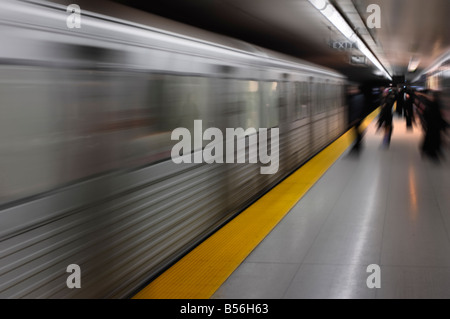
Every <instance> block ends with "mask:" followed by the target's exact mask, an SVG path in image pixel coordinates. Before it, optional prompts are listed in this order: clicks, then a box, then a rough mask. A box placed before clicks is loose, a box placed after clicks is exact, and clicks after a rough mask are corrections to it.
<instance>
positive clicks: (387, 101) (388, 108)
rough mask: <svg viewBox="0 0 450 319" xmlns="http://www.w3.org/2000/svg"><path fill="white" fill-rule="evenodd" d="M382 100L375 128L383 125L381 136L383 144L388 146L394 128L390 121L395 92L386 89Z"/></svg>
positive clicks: (378, 128)
mask: <svg viewBox="0 0 450 319" xmlns="http://www.w3.org/2000/svg"><path fill="white" fill-rule="evenodd" d="M383 96H384V101H383V105H382V106H381V111H380V115H379V117H378V127H377V130H380V129H381V127H382V126H384V132H385V133H384V138H383V146H384V147H389V145H390V144H391V138H392V132H393V130H394V127H393V122H392V116H393V114H392V107H393V106H394V103H395V99H396V97H395V93H394V92H393V91H392V89H387V90H386V91H385V92H384V93H383Z"/></svg>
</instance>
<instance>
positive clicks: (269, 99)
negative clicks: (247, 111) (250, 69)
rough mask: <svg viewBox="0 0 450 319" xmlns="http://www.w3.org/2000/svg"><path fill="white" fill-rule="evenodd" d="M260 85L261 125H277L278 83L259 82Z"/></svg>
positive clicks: (269, 126) (268, 126)
mask: <svg viewBox="0 0 450 319" xmlns="http://www.w3.org/2000/svg"><path fill="white" fill-rule="evenodd" d="M260 86H261V96H262V103H261V107H262V109H261V116H262V118H261V125H264V126H265V127H267V128H271V127H275V126H278V124H279V110H278V108H279V103H278V102H279V95H280V94H279V83H278V82H260Z"/></svg>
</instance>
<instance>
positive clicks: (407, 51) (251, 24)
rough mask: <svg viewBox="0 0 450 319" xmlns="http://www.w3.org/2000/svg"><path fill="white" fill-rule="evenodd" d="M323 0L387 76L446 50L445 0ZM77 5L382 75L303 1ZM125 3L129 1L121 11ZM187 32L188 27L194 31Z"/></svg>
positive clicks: (99, 1)
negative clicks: (376, 11) (376, 16)
mask: <svg viewBox="0 0 450 319" xmlns="http://www.w3.org/2000/svg"><path fill="white" fill-rule="evenodd" d="M52 1H53V2H57V3H60V4H70V3H72V2H73V1H72V0H52ZM315 1H322V0H315ZM328 1H329V2H330V3H332V4H333V5H334V7H335V8H336V9H337V10H338V11H339V12H340V13H341V15H342V16H343V17H344V19H345V20H346V21H347V22H348V24H349V25H350V26H351V27H352V29H353V31H354V32H355V33H356V34H358V36H359V37H360V38H361V39H362V40H363V41H364V42H365V44H366V45H367V47H368V48H369V49H370V50H371V51H372V53H374V55H375V56H376V57H377V58H378V60H379V61H380V62H381V63H382V64H383V66H384V67H385V69H386V70H387V71H388V72H389V73H390V74H391V76H405V77H406V80H407V81H411V80H413V79H416V78H417V77H418V75H420V73H421V72H422V70H424V69H426V68H428V67H429V66H430V65H431V64H432V63H433V62H434V61H436V60H437V59H438V58H439V57H440V56H442V55H443V54H444V53H446V52H448V51H449V50H450V19H449V17H448V16H449V15H450V1H448V0H328ZM77 4H79V5H80V6H81V8H82V9H87V10H90V11H94V12H99V13H103V14H107V15H112V16H116V17H119V18H122V19H129V20H134V21H135V22H138V23H144V24H145V23H147V21H148V20H149V19H150V20H151V21H149V24H154V23H155V22H158V24H159V25H160V26H162V27H164V26H165V22H164V21H169V20H167V19H170V20H175V21H178V22H181V23H183V24H184V25H190V26H191V27H192V28H195V30H197V31H198V30H199V29H201V30H207V31H211V32H214V33H218V34H222V35H226V36H228V37H232V38H235V39H239V40H242V41H245V42H248V43H251V44H254V45H257V46H261V47H265V48H268V49H271V50H275V51H279V52H283V53H286V54H290V55H293V56H296V57H299V58H302V59H304V60H307V61H310V62H313V63H316V64H319V65H322V66H325V67H329V68H332V69H335V70H337V71H340V72H341V73H343V74H344V75H346V76H347V77H348V78H349V80H351V81H354V82H359V83H362V82H370V81H375V82H376V81H379V80H383V79H384V78H383V77H382V76H381V75H380V74H379V71H378V70H377V68H376V67H375V66H374V65H373V64H372V63H371V62H370V61H368V59H366V61H367V63H366V64H355V63H350V61H351V57H352V56H356V57H357V56H362V53H361V52H360V51H359V50H358V49H355V48H352V49H344V48H343V46H342V44H345V42H348V40H347V39H346V38H345V37H344V36H343V35H342V33H341V32H339V31H338V30H337V28H336V27H335V26H334V25H333V24H332V23H331V22H330V21H329V20H328V19H327V18H325V17H324V16H323V15H322V14H321V13H320V12H319V11H318V10H317V9H316V8H315V7H314V6H313V5H312V4H311V3H310V2H309V1H308V0H149V1H140V0H77ZM370 5H378V6H379V8H380V28H369V27H367V21H368V19H369V20H370V16H371V15H372V14H373V12H368V7H369V6H370ZM123 6H126V7H127V13H126V14H125V12H124V11H125V10H123V8H124V7H123ZM150 14H151V15H150ZM150 16H151V17H150ZM164 19H165V20H164ZM167 26H170V24H167ZM178 30H179V29H178ZM181 30H184V29H183V28H181ZM201 30H200V31H201ZM169 31H170V30H169ZM185 32H186V33H187V34H190V33H189V32H191V30H188V29H186V31H185ZM411 61H418V62H419V64H418V68H417V70H416V71H415V72H408V66H409V64H410V62H411Z"/></svg>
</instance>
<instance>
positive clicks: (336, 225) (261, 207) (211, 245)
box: [134, 113, 450, 299]
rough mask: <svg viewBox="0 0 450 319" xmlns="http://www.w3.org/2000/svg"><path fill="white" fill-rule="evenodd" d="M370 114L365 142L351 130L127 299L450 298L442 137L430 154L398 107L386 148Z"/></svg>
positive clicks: (449, 203)
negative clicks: (374, 282)
mask: <svg viewBox="0 0 450 319" xmlns="http://www.w3.org/2000/svg"><path fill="white" fill-rule="evenodd" d="M375 118H376V114H375V113H373V114H372V115H370V116H369V117H368V118H367V119H366V123H365V126H366V127H367V129H366V134H365V136H364V139H363V147H362V149H361V151H360V152H358V153H354V152H351V151H350V149H351V144H352V140H353V139H352V135H351V132H348V133H347V134H345V135H344V136H342V137H341V138H340V139H338V140H337V141H336V142H334V143H333V144H332V145H330V146H329V147H328V148H326V149H325V150H324V151H323V152H322V153H320V154H318V155H317V156H316V157H315V158H313V159H312V160H311V161H310V162H308V163H307V164H305V165H304V166H303V167H302V168H301V169H300V170H299V171H297V172H295V173H294V174H293V175H292V176H290V177H289V178H288V179H286V180H285V181H284V182H283V183H281V184H280V185H279V186H277V187H276V188H274V189H273V190H272V191H271V192H269V193H268V194H267V195H266V196H264V197H262V198H261V199H260V200H259V201H258V202H257V203H255V204H254V205H252V207H250V208H249V209H248V211H244V212H243V213H242V214H241V215H239V216H238V217H237V218H235V219H234V220H233V221H232V222H230V223H229V224H227V225H226V226H225V227H223V228H222V229H221V230H219V231H218V232H217V233H216V234H214V235H212V236H211V237H210V238H208V239H207V240H206V241H205V242H204V243H203V244H201V245H200V246H199V247H197V248H196V249H194V250H193V251H192V252H191V253H190V254H188V255H187V256H185V257H184V258H183V259H181V260H180V261H179V262H178V263H177V264H175V265H174V266H173V267H171V268H170V269H169V270H167V271H166V272H165V273H163V274H162V275H161V276H160V277H158V278H156V279H155V280H154V281H153V282H152V283H150V284H149V285H148V286H147V287H145V288H144V289H143V290H142V291H140V292H139V293H137V294H136V295H135V296H134V298H135V299H141V298H142V299H145V298H148V299H150V298H151V299H159V298H161V299H207V298H211V299H309V298H312V299H316V298H317V299H319V298H320V299H322V298H333V299H347V298H348V299H350V298H351V299H354V298H356V299H372V298H450V197H449V196H448V194H450V169H449V168H450V167H449V165H450V163H449V161H448V160H446V159H445V158H447V159H448V156H449V155H450V154H449V153H450V152H449V147H448V138H447V140H446V141H445V143H447V144H446V145H445V146H444V155H445V158H444V159H443V160H442V161H441V162H435V161H432V160H429V159H427V158H424V157H422V155H421V152H420V144H421V142H422V137H423V133H422V129H421V127H419V126H415V127H414V129H413V131H407V130H406V123H405V121H404V120H403V119H399V118H395V117H394V132H393V136H392V142H391V145H390V147H388V148H386V147H382V139H383V133H382V132H381V131H380V132H377V131H376V121H375V120H374V119H375ZM233 227H234V228H233ZM370 265H376V266H379V275H380V276H379V279H380V285H379V287H375V288H374V287H372V288H369V286H368V278H369V276H370V275H371V272H369V270H368V267H369V266H370Z"/></svg>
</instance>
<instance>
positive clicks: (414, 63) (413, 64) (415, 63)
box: [408, 57, 420, 73]
mask: <svg viewBox="0 0 450 319" xmlns="http://www.w3.org/2000/svg"><path fill="white" fill-rule="evenodd" d="M419 64H420V59H418V58H414V57H411V60H409V65H408V72H411V73H412V72H415V71H416V70H417V68H418V67H419Z"/></svg>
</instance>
